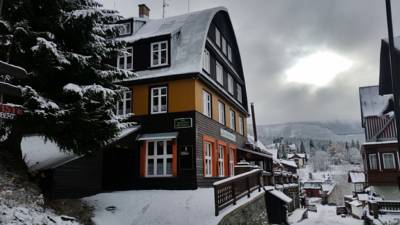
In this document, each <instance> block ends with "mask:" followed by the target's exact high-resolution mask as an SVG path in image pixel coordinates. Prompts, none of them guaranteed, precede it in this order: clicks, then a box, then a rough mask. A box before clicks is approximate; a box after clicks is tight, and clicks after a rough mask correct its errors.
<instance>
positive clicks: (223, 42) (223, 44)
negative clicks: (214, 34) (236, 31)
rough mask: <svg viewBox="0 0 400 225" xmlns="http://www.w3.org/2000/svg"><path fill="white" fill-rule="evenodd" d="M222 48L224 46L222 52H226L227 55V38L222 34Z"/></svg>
mask: <svg viewBox="0 0 400 225" xmlns="http://www.w3.org/2000/svg"><path fill="white" fill-rule="evenodd" d="M221 48H222V52H223V53H224V55H227V52H226V40H225V38H224V37H223V36H221Z"/></svg>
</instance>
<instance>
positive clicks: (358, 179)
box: [349, 171, 365, 183]
mask: <svg viewBox="0 0 400 225" xmlns="http://www.w3.org/2000/svg"><path fill="white" fill-rule="evenodd" d="M349 180H350V182H351V183H365V174H364V172H362V171H350V172H349Z"/></svg>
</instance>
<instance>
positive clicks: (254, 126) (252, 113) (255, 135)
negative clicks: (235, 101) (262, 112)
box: [250, 103, 258, 146]
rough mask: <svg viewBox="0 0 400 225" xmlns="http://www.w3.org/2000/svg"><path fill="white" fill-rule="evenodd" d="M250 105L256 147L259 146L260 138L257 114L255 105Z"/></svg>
mask: <svg viewBox="0 0 400 225" xmlns="http://www.w3.org/2000/svg"><path fill="white" fill-rule="evenodd" d="M250 105H251V119H252V121H253V133H254V146H257V142H258V136H257V124H256V114H255V112H254V103H251V104H250Z"/></svg>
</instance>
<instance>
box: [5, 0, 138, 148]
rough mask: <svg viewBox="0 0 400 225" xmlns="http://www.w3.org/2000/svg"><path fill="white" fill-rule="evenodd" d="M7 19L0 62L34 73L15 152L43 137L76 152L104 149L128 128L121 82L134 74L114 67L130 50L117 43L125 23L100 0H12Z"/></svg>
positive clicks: (13, 142) (25, 93)
mask: <svg viewBox="0 0 400 225" xmlns="http://www.w3.org/2000/svg"><path fill="white" fill-rule="evenodd" d="M2 15H3V18H2V21H1V23H0V35H1V41H0V53H1V54H0V59H1V60H4V61H8V62H10V63H12V64H15V65H18V66H21V67H23V68H25V69H26V70H27V71H28V75H29V78H28V79H27V80H24V81H21V82H20V83H18V84H19V85H21V86H23V88H22V92H23V102H22V103H21V104H22V105H23V107H24V108H25V114H24V116H22V117H20V118H19V119H18V120H16V121H15V123H14V127H13V134H12V135H11V136H12V137H13V138H11V139H12V140H10V139H9V140H8V143H7V144H8V146H11V145H13V146H17V147H18V146H19V142H20V140H21V136H22V135H24V134H26V133H35V134H41V135H44V136H45V137H46V138H48V139H49V140H52V141H55V142H56V143H57V144H58V145H59V147H60V148H61V149H62V150H65V151H72V152H74V153H76V154H85V153H88V152H93V151H96V150H99V149H101V148H103V147H104V146H105V145H106V144H107V141H108V140H110V139H111V138H113V137H114V136H115V135H116V133H117V132H118V130H119V128H120V123H119V121H118V120H117V119H116V117H115V115H114V106H115V102H116V100H118V94H117V93H118V90H120V89H121V87H119V86H118V85H115V84H113V82H114V81H116V80H120V79H124V78H128V77H131V76H133V74H132V73H131V72H126V71H123V70H118V69H116V68H115V67H114V66H111V65H112V64H115V60H114V59H115V57H116V56H117V54H118V50H119V49H121V48H123V47H124V45H123V43H122V42H120V41H116V40H115V39H114V38H115V37H116V35H117V34H118V30H117V28H116V27H115V25H113V23H115V22H116V21H117V20H118V19H120V17H119V16H118V15H117V14H116V12H115V11H107V10H104V9H102V8H101V5H100V4H99V3H97V2H96V1H94V0H36V1H33V0H13V1H5V2H4V8H3V14H2ZM14 82H16V81H14ZM11 136H10V137H11Z"/></svg>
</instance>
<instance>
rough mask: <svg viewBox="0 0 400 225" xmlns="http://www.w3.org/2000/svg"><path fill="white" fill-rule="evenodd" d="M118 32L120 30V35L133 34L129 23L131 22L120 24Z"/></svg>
mask: <svg viewBox="0 0 400 225" xmlns="http://www.w3.org/2000/svg"><path fill="white" fill-rule="evenodd" d="M118 30H119V35H127V34H131V32H132V24H131V23H129V22H127V23H122V24H119V26H118Z"/></svg>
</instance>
